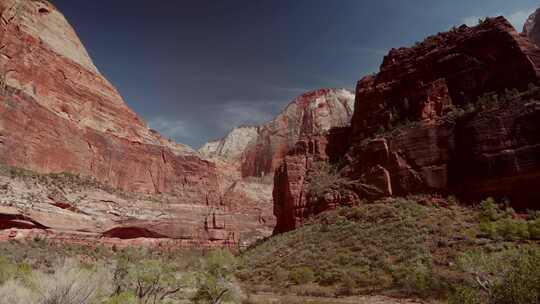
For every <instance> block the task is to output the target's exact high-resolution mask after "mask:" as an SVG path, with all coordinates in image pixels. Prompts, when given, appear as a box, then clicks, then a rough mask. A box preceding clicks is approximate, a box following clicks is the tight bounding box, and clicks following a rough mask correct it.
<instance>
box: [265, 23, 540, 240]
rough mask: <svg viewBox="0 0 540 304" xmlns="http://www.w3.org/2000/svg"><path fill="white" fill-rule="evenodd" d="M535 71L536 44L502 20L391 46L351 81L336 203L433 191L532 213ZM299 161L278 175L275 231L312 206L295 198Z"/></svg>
mask: <svg viewBox="0 0 540 304" xmlns="http://www.w3.org/2000/svg"><path fill="white" fill-rule="evenodd" d="M539 68H540V50H539V48H538V47H537V46H535V45H534V44H533V43H531V41H530V40H528V39H527V38H524V37H523V36H520V35H519V34H518V33H517V32H516V31H515V30H514V29H513V28H512V26H511V25H510V24H509V23H508V22H507V21H506V20H505V19H504V18H502V17H499V18H494V19H490V20H488V21H486V22H484V23H483V24H481V25H478V26H476V27H473V28H468V27H465V26H462V27H460V28H458V29H455V30H453V31H451V32H448V33H442V34H439V35H437V36H433V37H430V38H428V39H426V41H424V42H423V43H421V44H419V45H417V46H416V47H413V48H400V49H393V50H391V51H390V53H389V54H388V55H387V56H386V57H385V59H384V61H383V64H382V66H381V69H380V73H378V74H377V75H375V76H368V77H366V78H364V79H362V80H360V81H359V82H358V85H357V89H356V102H355V112H354V115H353V119H352V126H351V130H350V132H351V135H350V137H349V138H350V141H349V142H348V143H347V144H345V145H346V146H348V152H347V155H346V159H347V165H346V166H344V167H343V169H342V171H341V173H342V175H344V176H346V177H347V178H349V179H350V181H351V185H352V186H351V189H352V190H353V193H354V195H352V196H348V198H345V199H344V198H339V197H338V198H337V201H338V202H339V203H351V202H350V200H349V199H353V200H354V199H357V198H377V197H384V196H391V195H406V194H411V193H440V194H457V195H459V196H460V197H462V198H464V199H467V200H473V199H480V198H485V197H487V196H497V197H501V198H502V197H505V198H509V199H510V200H512V202H513V203H514V205H515V206H517V207H529V208H538V206H537V205H534V202H535V201H538V199H540V194H538V191H535V187H534V185H538V184H539V183H540V159H539V158H538V156H539V155H540V154H539V147H540V138H539V137H538V136H537V134H538V130H539V129H540V124H539V123H538V119H537V117H538V115H539V114H540V112H538V111H539V110H540V108H539V107H538V103H537V102H536V100H538V98H539V96H538V94H539V92H538V89H532V87H531V89H529V87H530V84H538V79H539V70H540V69H539ZM507 89H517V90H519V91H526V92H525V93H521V94H517V93H512V92H509V91H506V92H505V90H507ZM491 92H493V93H492V94H496V96H493V95H492V96H486V97H483V98H480V99H479V97H481V96H483V95H484V94H485V93H491ZM535 134H536V135H535ZM342 140H343V139H342ZM338 142H339V143H340V144H339V146H341V148H340V149H338V150H340V151H343V150H344V149H343V145H344V143H343V142H341V141H339V140H338ZM334 145H335V141H334ZM329 147H330V148H332V147H333V145H330V146H329ZM329 147H328V146H327V147H326V149H325V150H326V151H328V150H329ZM330 150H331V149H330ZM315 152H317V151H315ZM315 154H316V156H315V157H319V158H321V153H320V151H319V152H317V153H315ZM306 155H309V153H307V154H306V152H305V151H304V150H300V153H298V151H292V152H291V155H290V156H288V157H287V158H286V160H285V162H284V164H283V165H282V167H281V168H279V169H278V170H277V174H276V181H275V185H276V188H275V189H274V204H275V206H274V211H275V214H276V216H277V222H278V226H276V230H275V231H276V232H283V231H288V230H291V229H294V228H295V227H296V226H297V225H299V224H301V222H302V221H303V218H305V217H306V216H309V213H306V210H312V209H313V208H306V206H305V199H304V198H303V197H305V195H306V193H305V190H304V189H305V188H306V182H305V180H306V179H307V177H306V174H307V173H306V172H309V171H308V170H309V166H310V164H311V163H312V162H313V161H312V160H311V159H313V158H314V156H308V157H306ZM322 157H323V158H324V155H322ZM306 160H307V161H306ZM330 206H331V205H330Z"/></svg>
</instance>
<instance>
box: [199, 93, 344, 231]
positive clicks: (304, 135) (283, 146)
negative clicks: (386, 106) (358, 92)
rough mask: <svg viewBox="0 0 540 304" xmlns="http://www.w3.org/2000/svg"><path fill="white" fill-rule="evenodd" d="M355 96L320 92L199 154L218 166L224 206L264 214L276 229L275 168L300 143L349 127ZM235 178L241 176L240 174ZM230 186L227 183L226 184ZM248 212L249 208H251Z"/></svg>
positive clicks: (263, 221)
mask: <svg viewBox="0 0 540 304" xmlns="http://www.w3.org/2000/svg"><path fill="white" fill-rule="evenodd" d="M353 106H354V94H352V93H351V92H349V91H347V90H344V89H320V90H316V91H312V92H308V93H305V94H303V95H301V96H299V97H298V98H296V99H295V100H293V101H292V102H291V103H290V104H289V105H288V106H287V107H286V108H285V109H284V110H283V111H282V112H281V113H280V114H279V115H278V116H276V117H275V118H274V119H273V120H272V121H270V122H268V123H266V124H263V125H260V126H242V127H238V128H235V129H233V130H232V131H231V132H230V133H229V134H228V135H227V136H225V137H224V138H223V139H221V140H217V141H212V142H209V143H207V144H205V145H204V146H203V147H201V149H199V152H200V153H201V154H202V155H204V156H206V157H207V158H208V159H209V160H211V161H213V162H215V163H216V164H217V165H218V172H221V173H222V174H224V176H221V177H220V180H223V181H224V182H222V183H221V185H225V186H226V187H225V188H224V189H223V193H224V196H223V205H225V206H227V207H228V208H232V210H239V208H242V206H244V207H243V208H247V209H249V210H258V211H259V212H260V219H259V220H260V221H261V224H264V225H267V226H268V225H270V226H272V227H274V225H275V217H274V216H273V212H272V185H273V184H272V181H273V172H274V170H275V168H277V167H278V166H279V164H281V162H282V161H283V159H284V158H285V156H286V154H287V152H288V151H289V150H290V149H291V148H293V147H294V146H295V144H296V143H297V142H298V141H299V140H300V139H308V138H311V137H314V138H315V137H321V138H323V140H324V141H326V138H325V137H324V136H321V134H323V133H326V132H327V131H328V130H330V129H331V128H333V127H337V126H346V125H348V124H349V123H350V119H351V117H352V113H353ZM235 173H236V174H235ZM227 181H228V182H227ZM248 206H249V207H248Z"/></svg>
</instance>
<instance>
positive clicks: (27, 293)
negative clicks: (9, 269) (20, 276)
mask: <svg viewBox="0 0 540 304" xmlns="http://www.w3.org/2000/svg"><path fill="white" fill-rule="evenodd" d="M0 299H1V301H2V303H9V304H29V303H35V302H36V296H35V294H34V293H33V292H32V291H31V290H30V289H29V288H28V287H26V286H24V284H22V283H21V282H20V281H17V280H9V281H7V282H4V284H3V285H1V286H0Z"/></svg>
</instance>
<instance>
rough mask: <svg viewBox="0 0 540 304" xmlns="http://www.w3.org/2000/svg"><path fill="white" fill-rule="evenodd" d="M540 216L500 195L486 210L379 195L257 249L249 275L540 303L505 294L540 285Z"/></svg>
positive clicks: (306, 286) (460, 299)
mask: <svg viewBox="0 0 540 304" xmlns="http://www.w3.org/2000/svg"><path fill="white" fill-rule="evenodd" d="M444 205H446V206H444ZM538 223H539V221H538V219H537V218H536V217H535V215H531V216H529V219H528V220H525V219H519V218H517V216H516V215H515V214H514V213H513V211H512V210H511V209H509V208H505V207H504V206H500V205H497V204H495V203H494V201H493V200H491V199H490V200H486V201H485V202H483V203H482V204H481V205H480V206H479V207H477V208H470V207H464V206H459V205H457V204H450V203H447V201H444V200H441V199H430V198H426V197H411V198H408V199H392V200H386V201H378V202H375V203H372V204H365V205H361V206H358V207H354V208H343V209H339V210H335V211H331V212H327V213H323V214H321V215H319V216H318V217H316V218H315V219H313V220H312V221H311V222H309V223H308V224H307V225H305V226H304V227H301V228H300V229H297V230H296V231H292V232H289V233H286V234H283V235H279V236H275V237H273V238H270V239H268V240H266V241H265V242H263V243H261V244H259V245H258V246H255V247H253V248H251V249H250V250H248V251H247V252H245V253H244V254H243V256H242V258H243V262H244V264H243V265H244V266H243V268H242V269H240V270H239V277H240V278H241V279H242V280H244V283H245V284H247V285H252V286H256V285H259V287H258V288H260V289H271V290H273V291H285V290H296V291H297V292H299V293H314V294H320V293H324V294H325V295H327V296H328V295H349V294H362V293H391V294H398V295H416V296H422V297H433V298H438V299H447V300H449V301H453V302H454V303H539V302H538V300H539V299H538V295H536V296H534V295H533V296H530V299H528V300H524V299H520V301H518V302H515V301H513V300H509V301H505V300H504V299H506V298H505V297H508V298H509V299H512V297H513V294H516V293H519V292H518V291H517V290H515V288H519V286H520V284H521V283H520V284H517V283H516V282H522V281H523V280H525V279H531V280H533V281H532V282H531V283H528V284H526V285H524V286H526V287H527V288H529V290H530V292H528V293H531V292H532V293H534V292H535V290H540V289H539V288H540V284H536V283H534V282H539V281H535V280H536V277H538V276H539V275H532V274H533V273H540V259H538V258H537V257H538V256H539V255H540V250H539V248H538V246H537V241H536V239H538V238H540V236H539V235H538V234H537V231H538V230H537V225H538ZM494 267H498V268H496V269H495V268H494ZM495 270H496V271H495ZM534 284H536V285H534ZM533 286H536V287H533ZM523 288H525V287H523ZM535 288H536V289H535ZM521 291H524V290H523V289H521Z"/></svg>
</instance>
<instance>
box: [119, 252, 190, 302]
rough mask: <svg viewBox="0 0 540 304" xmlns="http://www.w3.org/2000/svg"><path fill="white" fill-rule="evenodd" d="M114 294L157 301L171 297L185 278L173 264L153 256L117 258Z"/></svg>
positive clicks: (175, 294)
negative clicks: (136, 258)
mask: <svg viewBox="0 0 540 304" xmlns="http://www.w3.org/2000/svg"><path fill="white" fill-rule="evenodd" d="M113 282H114V286H115V287H114V289H115V290H114V295H115V296H116V297H121V296H123V297H127V296H128V295H129V294H132V295H134V296H135V297H136V298H137V299H138V301H139V302H140V303H159V302H160V301H164V300H167V299H171V298H175V297H176V296H177V294H178V293H179V292H180V291H181V289H182V288H184V287H186V285H187V278H186V277H185V276H183V275H182V273H177V272H176V269H175V268H174V266H173V265H170V264H167V263H164V262H163V261H160V260H157V259H149V258H146V259H141V260H139V261H135V260H132V259H131V258H130V257H129V256H123V257H121V258H119V260H118V262H117V267H116V270H115V272H114V276H113Z"/></svg>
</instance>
